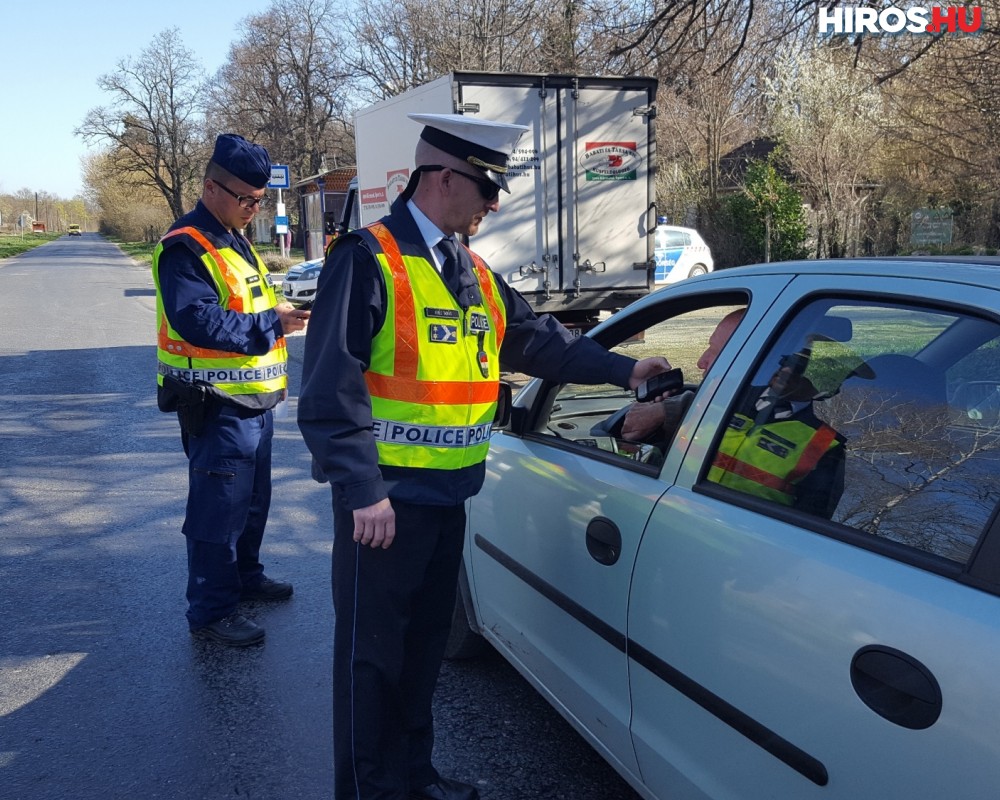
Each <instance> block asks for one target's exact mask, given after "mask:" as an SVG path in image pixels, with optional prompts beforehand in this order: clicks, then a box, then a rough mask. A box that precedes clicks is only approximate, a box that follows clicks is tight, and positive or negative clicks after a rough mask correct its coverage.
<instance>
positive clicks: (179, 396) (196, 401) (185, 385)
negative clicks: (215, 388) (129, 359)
mask: <svg viewBox="0 0 1000 800" xmlns="http://www.w3.org/2000/svg"><path fill="white" fill-rule="evenodd" d="M209 402H211V400H210V393H209V384H204V383H197V382H195V383H192V382H191V381H185V380H181V379H180V378H176V377H174V376H173V375H164V376H163V386H162V391H160V392H158V393H157V405H158V406H159V408H160V410H161V411H176V412H177V420H178V422H180V425H181V430H182V431H184V432H185V433H186V434H187V435H188V436H200V435H201V432H202V431H203V430H204V429H205V412H206V411H207V406H208V404H209Z"/></svg>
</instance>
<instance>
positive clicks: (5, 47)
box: [0, 0, 271, 199]
mask: <svg viewBox="0 0 1000 800" xmlns="http://www.w3.org/2000/svg"><path fill="white" fill-rule="evenodd" d="M270 5H271V0H240V2H235V3H224V2H218V0H171V1H170V2H169V3H151V2H148V0H139V2H135V1H134V0H132V2H124V0H102V2H99V3H88V2H80V1H77V2H71V1H70V0H47V2H45V3H32V2H29V1H28V0H15V2H10V3H4V8H3V13H2V15H0V192H3V193H5V194H6V193H13V192H16V191H17V190H18V189H21V188H25V187H27V188H28V189H31V190H32V191H38V192H42V191H44V192H49V193H50V194H54V195H56V196H58V197H60V198H63V199H68V198H71V197H73V196H75V195H76V194H79V193H80V192H82V190H83V180H82V178H81V176H80V173H81V165H80V159H81V157H82V156H83V155H84V154H86V153H88V152H90V151H89V150H88V148H87V146H86V145H85V144H84V143H83V140H82V139H80V137H78V136H74V135H73V130H74V129H75V128H77V127H79V125H80V123H81V122H82V121H83V118H84V116H85V115H86V113H87V111H88V110H89V109H91V108H93V107H95V106H100V105H108V103H109V100H110V97H109V96H108V95H106V94H105V93H103V92H101V91H100V90H99V89H98V88H97V78H98V76H100V75H104V74H106V73H108V72H111V71H113V70H114V68H115V65H116V64H117V63H118V62H119V61H120V60H122V59H123V58H125V57H128V56H132V57H136V56H138V55H139V54H140V53H141V52H142V51H143V50H144V49H145V48H146V47H147V46H148V45H149V44H150V42H151V41H152V39H153V37H154V36H155V35H156V34H157V33H159V32H160V31H162V30H165V29H166V28H173V27H176V28H178V29H179V30H180V35H181V40H182V41H183V42H184V46H185V47H187V48H188V49H189V50H191V51H192V52H193V53H194V55H195V57H196V58H197V59H198V60H199V61H200V62H201V64H202V66H203V67H204V69H205V71H206V72H207V73H209V74H212V73H214V72H215V71H216V70H217V69H218V68H219V67H220V66H222V62H223V61H224V60H225V58H226V54H227V53H228V51H229V45H230V44H231V43H232V42H233V41H235V40H236V38H237V33H236V26H237V23H238V22H239V21H240V20H242V19H244V18H246V17H247V16H249V15H251V14H257V13H260V12H261V11H264V10H266V9H267V8H268V7H269V6H270Z"/></svg>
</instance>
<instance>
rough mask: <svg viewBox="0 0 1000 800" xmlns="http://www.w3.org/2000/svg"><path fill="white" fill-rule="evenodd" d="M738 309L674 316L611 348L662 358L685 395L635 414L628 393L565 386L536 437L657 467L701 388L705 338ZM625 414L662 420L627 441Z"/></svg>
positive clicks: (605, 387) (727, 307) (643, 427)
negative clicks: (677, 372) (680, 379)
mask: <svg viewBox="0 0 1000 800" xmlns="http://www.w3.org/2000/svg"><path fill="white" fill-rule="evenodd" d="M738 308H742V306H734V305H731V304H728V305H718V306H710V307H703V308H698V309H695V310H685V311H683V312H681V313H674V314H673V315H672V316H669V317H667V318H666V319H660V321H659V322H656V323H655V324H653V325H650V326H648V327H646V328H644V329H642V330H639V331H637V332H634V333H632V331H631V330H630V331H629V334H630V335H629V336H628V337H627V338H625V339H624V340H623V341H621V342H619V343H618V344H617V345H614V346H612V347H611V348H610V349H611V350H613V351H615V352H618V353H622V354H624V355H627V356H629V357H631V358H635V359H641V358H646V357H647V356H665V357H666V358H667V360H668V361H670V364H671V366H673V367H678V368H680V369H681V370H682V371H683V376H684V390H683V391H681V392H678V393H677V395H676V396H673V397H670V398H668V399H666V400H665V401H663V402H662V403H655V402H653V403H646V404H641V405H642V406H643V408H642V409H637V407H638V405H639V404H636V403H635V393H634V392H633V391H631V390H624V389H621V388H620V387H618V386H612V385H602V386H591V385H582V384H575V383H568V384H565V385H563V386H561V387H560V388H559V389H558V391H557V392H555V395H554V397H553V398H552V399H551V402H550V403H549V404H548V405H547V406H546V408H545V410H544V413H543V414H542V415H541V418H540V421H539V424H538V426H537V428H536V431H535V433H537V434H539V435H541V436H544V437H548V438H552V439H557V440H560V442H561V443H563V444H568V445H572V446H577V447H580V448H581V452H583V453H585V454H588V455H593V456H600V457H606V456H612V457H615V458H618V459H621V460H622V462H623V463H629V464H645V465H648V466H651V467H659V466H660V465H661V464H662V463H663V460H664V458H665V456H666V452H667V449H668V448H669V446H670V443H671V441H672V440H673V436H674V434H675V433H676V429H677V427H678V425H679V424H680V422H681V420H682V419H683V417H684V416H685V414H686V412H687V408H688V406H689V405H690V402H691V400H692V399H693V397H694V394H695V392H697V390H698V388H699V386H700V385H701V382H702V369H701V367H700V366H699V361H700V359H701V358H702V356H703V354H704V353H705V351H706V348H707V347H708V343H709V339H710V337H711V336H712V333H713V332H714V331H715V329H716V327H717V325H718V324H719V321H720V320H721V319H722V318H723V317H725V316H727V315H728V314H730V313H731V312H733V311H735V310H736V309H738ZM664 313H665V314H668V313H669V312H668V311H664ZM654 406H657V408H655V409H654ZM630 410H637V413H639V412H642V411H646V412H654V411H655V412H660V411H662V419H660V418H658V417H656V416H655V415H654V414H653V413H650V414H649V417H648V419H646V420H643V424H642V425H641V426H639V427H635V428H634V433H633V435H632V436H629V437H628V438H626V436H625V435H623V430H622V428H623V424H624V422H625V416H626V414H627V413H628V412H629V411H630ZM635 419H636V418H635V417H633V421H634V420H635ZM634 424H635V425H637V426H638V425H639V423H638V422H635V423H634Z"/></svg>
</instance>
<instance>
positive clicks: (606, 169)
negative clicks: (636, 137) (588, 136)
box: [580, 142, 642, 181]
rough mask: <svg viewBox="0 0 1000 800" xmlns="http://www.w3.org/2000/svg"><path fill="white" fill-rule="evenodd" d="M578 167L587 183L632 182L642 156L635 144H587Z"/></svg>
mask: <svg viewBox="0 0 1000 800" xmlns="http://www.w3.org/2000/svg"><path fill="white" fill-rule="evenodd" d="M585 147H586V150H585V152H584V154H583V155H582V156H581V157H580V166H581V167H583V168H584V170H586V172H587V180H588V181H634V180H635V178H636V170H638V168H639V162H640V161H642V156H640V155H639V152H638V149H637V148H636V143H635V142H587V143H586V145H585Z"/></svg>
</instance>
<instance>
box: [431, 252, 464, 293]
mask: <svg viewBox="0 0 1000 800" xmlns="http://www.w3.org/2000/svg"><path fill="white" fill-rule="evenodd" d="M437 246H438V250H440V251H441V253H442V255H443V256H444V261H443V262H442V264H441V277H442V278H443V279H444V282H445V285H446V286H447V287H448V288H449V289H451V291H452V293H453V294H454V295H455V296H456V297H457V296H458V294H459V292H460V291H461V288H462V287H461V285H460V284H459V280H458V276H459V275H460V274H461V271H462V268H461V266H460V263H459V260H458V246H457V245H456V244H455V240H454V239H449V238H448V237H445V238H444V239H442V240H441V241H440V242H438V244H437Z"/></svg>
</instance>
